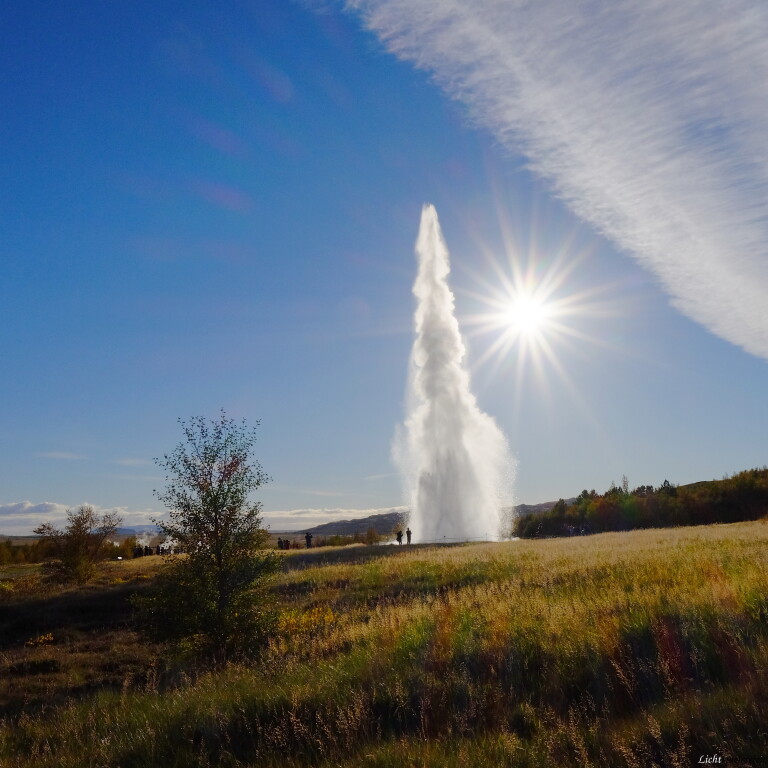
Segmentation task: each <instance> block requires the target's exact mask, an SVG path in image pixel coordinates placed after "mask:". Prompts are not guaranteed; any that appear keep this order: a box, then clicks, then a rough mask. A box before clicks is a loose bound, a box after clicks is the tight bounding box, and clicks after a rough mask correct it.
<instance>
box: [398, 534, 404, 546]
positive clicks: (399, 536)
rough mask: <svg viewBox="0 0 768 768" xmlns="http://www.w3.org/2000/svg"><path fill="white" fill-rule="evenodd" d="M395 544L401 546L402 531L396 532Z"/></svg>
mask: <svg viewBox="0 0 768 768" xmlns="http://www.w3.org/2000/svg"><path fill="white" fill-rule="evenodd" d="M397 543H398V544H402V543H403V532H402V531H398V532H397Z"/></svg>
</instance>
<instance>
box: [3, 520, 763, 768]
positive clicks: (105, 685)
mask: <svg viewBox="0 0 768 768" xmlns="http://www.w3.org/2000/svg"><path fill="white" fill-rule="evenodd" d="M147 560H154V558H152V559H147ZM156 560H157V562H159V558H157V559H156ZM283 565H284V571H283V573H282V574H281V575H280V577H279V578H278V579H277V581H276V583H275V584H274V588H273V591H274V595H275V597H276V600H277V605H278V606H279V609H280V619H279V625H278V626H279V632H278V634H277V635H276V636H275V638H274V640H273V642H272V644H271V646H270V647H269V648H268V650H267V652H266V654H265V657H264V659H263V660H261V661H260V662H259V663H258V664H251V665H231V666H229V667H228V668H227V669H225V670H223V671H218V672H206V671H205V670H202V671H198V672H196V673H192V671H191V670H190V669H188V668H185V667H184V665H183V664H182V663H181V662H178V661H174V660H172V659H167V658H166V657H165V655H164V654H163V653H162V649H159V648H154V647H151V646H147V645H146V644H145V643H143V642H142V641H141V639H140V638H139V636H138V635H137V634H136V633H135V631H134V629H133V627H132V626H131V616H130V612H126V610H125V608H124V607H123V608H120V610H119V611H117V609H116V613H114V615H113V614H110V612H109V607H108V606H109V605H112V604H114V605H117V604H120V605H124V603H120V602H119V601H120V600H124V595H125V591H126V590H130V589H138V588H140V587H141V584H142V583H143V582H145V581H146V580H147V577H148V576H151V568H152V567H156V565H155V566H151V564H148V563H145V564H144V565H143V566H141V568H143V569H144V570H143V571H141V570H140V569H139V570H137V569H138V568H139V566H137V565H136V563H132V562H127V563H122V564H121V563H110V564H105V566H104V568H105V569H106V571H105V572H104V573H102V576H101V581H100V582H99V583H98V584H96V585H95V586H93V587H91V588H89V590H88V591H87V594H86V595H85V596H84V595H83V594H82V593H77V592H72V591H66V590H62V591H61V592H60V593H59V594H52V595H48V596H47V597H46V600H47V601H48V602H47V604H46V606H45V613H42V614H41V613H40V610H39V609H36V608H35V601H38V602H39V601H40V600H41V599H42V598H41V597H40V595H39V594H37V593H36V592H35V590H36V589H39V585H38V586H35V585H36V582H35V578H36V577H35V575H34V572H33V571H23V569H21V570H19V569H17V570H16V571H15V572H14V573H8V572H5V573H0V577H5V580H4V581H0V586H1V585H2V584H5V585H6V586H5V588H4V589H1V590H0V592H2V593H4V594H6V597H5V598H2V600H3V602H0V619H2V620H3V623H4V626H6V627H9V628H11V630H12V631H11V632H10V633H6V636H5V637H4V639H3V641H2V643H0V653H1V654H2V655H1V656H0V673H1V674H2V680H3V682H2V683H0V685H2V686H3V687H1V688H0V704H2V706H3V708H4V709H3V712H4V720H3V723H2V725H0V765H3V766H6V765H7V766H57V767H58V766H61V767H62V768H66V766H81V765H92V766H122V767H123V768H129V767H132V766H136V767H138V766H155V765H163V766H204V765H227V766H246V765H247V766H257V765H258V766H309V765H312V766H338V765H341V766H348V767H349V768H352V766H377V767H378V766H382V767H383V766H392V767H394V766H434V767H435V768H437V767H438V766H440V767H441V768H442V767H443V766H481V767H482V766H488V767H489V768H490V766H494V768H496V766H499V765H505V766H542V768H543V767H544V766H551V765H559V766H611V768H613V766H628V767H630V768H634V767H635V766H636V767H637V768H640V766H642V767H643V768H646V767H647V766H687V765H690V764H692V763H693V764H695V763H696V762H697V761H698V759H699V756H701V755H710V756H711V755H719V756H721V757H722V761H723V763H722V764H724V765H739V766H760V765H764V764H765V763H766V760H768V729H766V728H765V723H766V722H768V684H767V683H768V678H767V676H766V672H767V671H768V523H766V522H764V521H758V522H751V523H737V524H732V525H713V526H703V527H690V528H672V529H665V530H657V529H652V530H643V531H632V532H628V533H606V534H600V535H594V536H585V537H575V538H568V539H549V540H529V541H511V542H505V543H498V544H475V545H466V546H453V547H410V548H408V547H405V546H403V547H392V546H374V547H365V546H359V547H346V548H339V549H330V548H329V549H326V550H316V551H312V552H295V553H294V552H291V553H286V554H285V555H284V562H283ZM107 571H108V572H107ZM11 576H12V577H14V578H15V579H16V582H13V580H12V579H11V578H10V577H11ZM24 579H26V580H27V581H26V582H24ZM78 595H79V597H78ZM77 600H80V601H82V605H80V608H79V610H80V611H81V614H82V611H83V610H84V606H87V605H90V604H91V603H89V600H90V601H92V602H93V601H95V602H96V603H97V604H98V605H101V610H102V613H101V614H99V613H98V611H96V613H95V614H94V616H96V618H95V619H94V620H93V621H91V622H90V623H88V622H84V623H83V621H81V625H80V626H78V627H75V628H74V629H73V628H69V629H68V628H67V624H66V622H65V621H64V620H63V619H62V618H61V616H62V613H61V611H60V612H59V613H57V612H56V610H55V605H56V601H64V602H66V601H70V602H72V601H75V602H76V601H77ZM99 601H101V602H99ZM110 601H112V602H110ZM115 601H117V602H115ZM36 610H37V613H36V612H35V611H36ZM94 610H95V609H94ZM86 614H87V611H86ZM46 615H51V616H58V620H57V621H58V623H56V622H54V623H56V626H53V625H51V626H50V627H47V626H46V624H45V616H46ZM110 616H111V619H110V618H109V617H110ZM20 617H22V618H23V619H24V621H22V620H21V618H20ZM99 617H101V618H99ZM25 622H27V623H25ZM29 622H32V624H29V627H30V629H29V631H26V630H24V629H23V628H24V627H26V626H27V624H28V623H29ZM25 632H26V634H27V635H28V636H27V637H25V636H24V635H25ZM49 636H50V637H49ZM84 649H85V650H84ZM78 653H80V654H81V655H82V654H84V657H83V658H84V659H87V661H86V660H81V661H80V662H78V661H77V658H75V657H76V656H77V654H78ZM78 664H80V665H81V666H80V667H79V666H78ZM83 665H85V666H87V669H90V670H91V671H93V670H94V669H97V670H102V672H99V673H93V674H92V675H91V677H90V678H88V685H86V686H84V687H83V686H80V687H78V685H77V680H78V675H80V677H83V676H85V677H88V675H87V670H85V667H83ZM81 667H83V668H81ZM109 670H111V671H109ZM100 680H101V683H100ZM25 692H26V693H25ZM25 695H26V698H25Z"/></svg>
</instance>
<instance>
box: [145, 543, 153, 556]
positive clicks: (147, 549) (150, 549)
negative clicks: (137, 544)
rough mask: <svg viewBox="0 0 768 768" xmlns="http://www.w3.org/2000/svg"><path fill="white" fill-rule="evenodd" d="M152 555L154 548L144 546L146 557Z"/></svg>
mask: <svg viewBox="0 0 768 768" xmlns="http://www.w3.org/2000/svg"><path fill="white" fill-rule="evenodd" d="M151 554H152V547H150V546H149V544H146V545H145V546H144V556H145V557H149V556H150V555H151Z"/></svg>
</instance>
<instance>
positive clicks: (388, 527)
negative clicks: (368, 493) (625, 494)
mask: <svg viewBox="0 0 768 768" xmlns="http://www.w3.org/2000/svg"><path fill="white" fill-rule="evenodd" d="M574 501H576V497H575V496H574V497H573V498H571V499H566V500H565V502H566V504H572V503H573V502H574ZM554 506H555V502H554V501H543V502H541V503H540V504H518V505H517V506H516V507H515V514H543V513H545V512H549V510H550V509H552V507H554ZM403 525H405V518H404V516H403V514H402V513H399V512H384V513H382V514H379V515H369V516H368V517H360V518H357V519H356V520H334V521H333V522H331V523H323V524H322V525H316V526H315V527H314V528H304V529H302V530H301V531H290V533H304V532H305V531H309V533H311V534H312V535H313V536H353V535H354V534H356V533H365V532H366V531H367V530H368V529H369V528H373V529H374V530H375V531H376V533H378V534H380V535H383V536H386V535H388V534H390V533H392V531H393V530H394V529H395V526H403Z"/></svg>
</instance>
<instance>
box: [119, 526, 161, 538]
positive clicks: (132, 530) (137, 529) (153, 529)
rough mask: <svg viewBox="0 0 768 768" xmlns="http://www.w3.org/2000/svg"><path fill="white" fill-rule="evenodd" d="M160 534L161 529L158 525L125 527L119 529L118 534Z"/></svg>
mask: <svg viewBox="0 0 768 768" xmlns="http://www.w3.org/2000/svg"><path fill="white" fill-rule="evenodd" d="M159 532H160V529H159V528H158V527H157V526H156V525H152V524H151V523H150V524H147V525H123V526H121V527H120V528H118V529H117V533H118V534H119V535H120V536H137V535H138V534H140V533H148V534H150V535H151V536H154V535H156V534H157V533H159Z"/></svg>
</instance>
